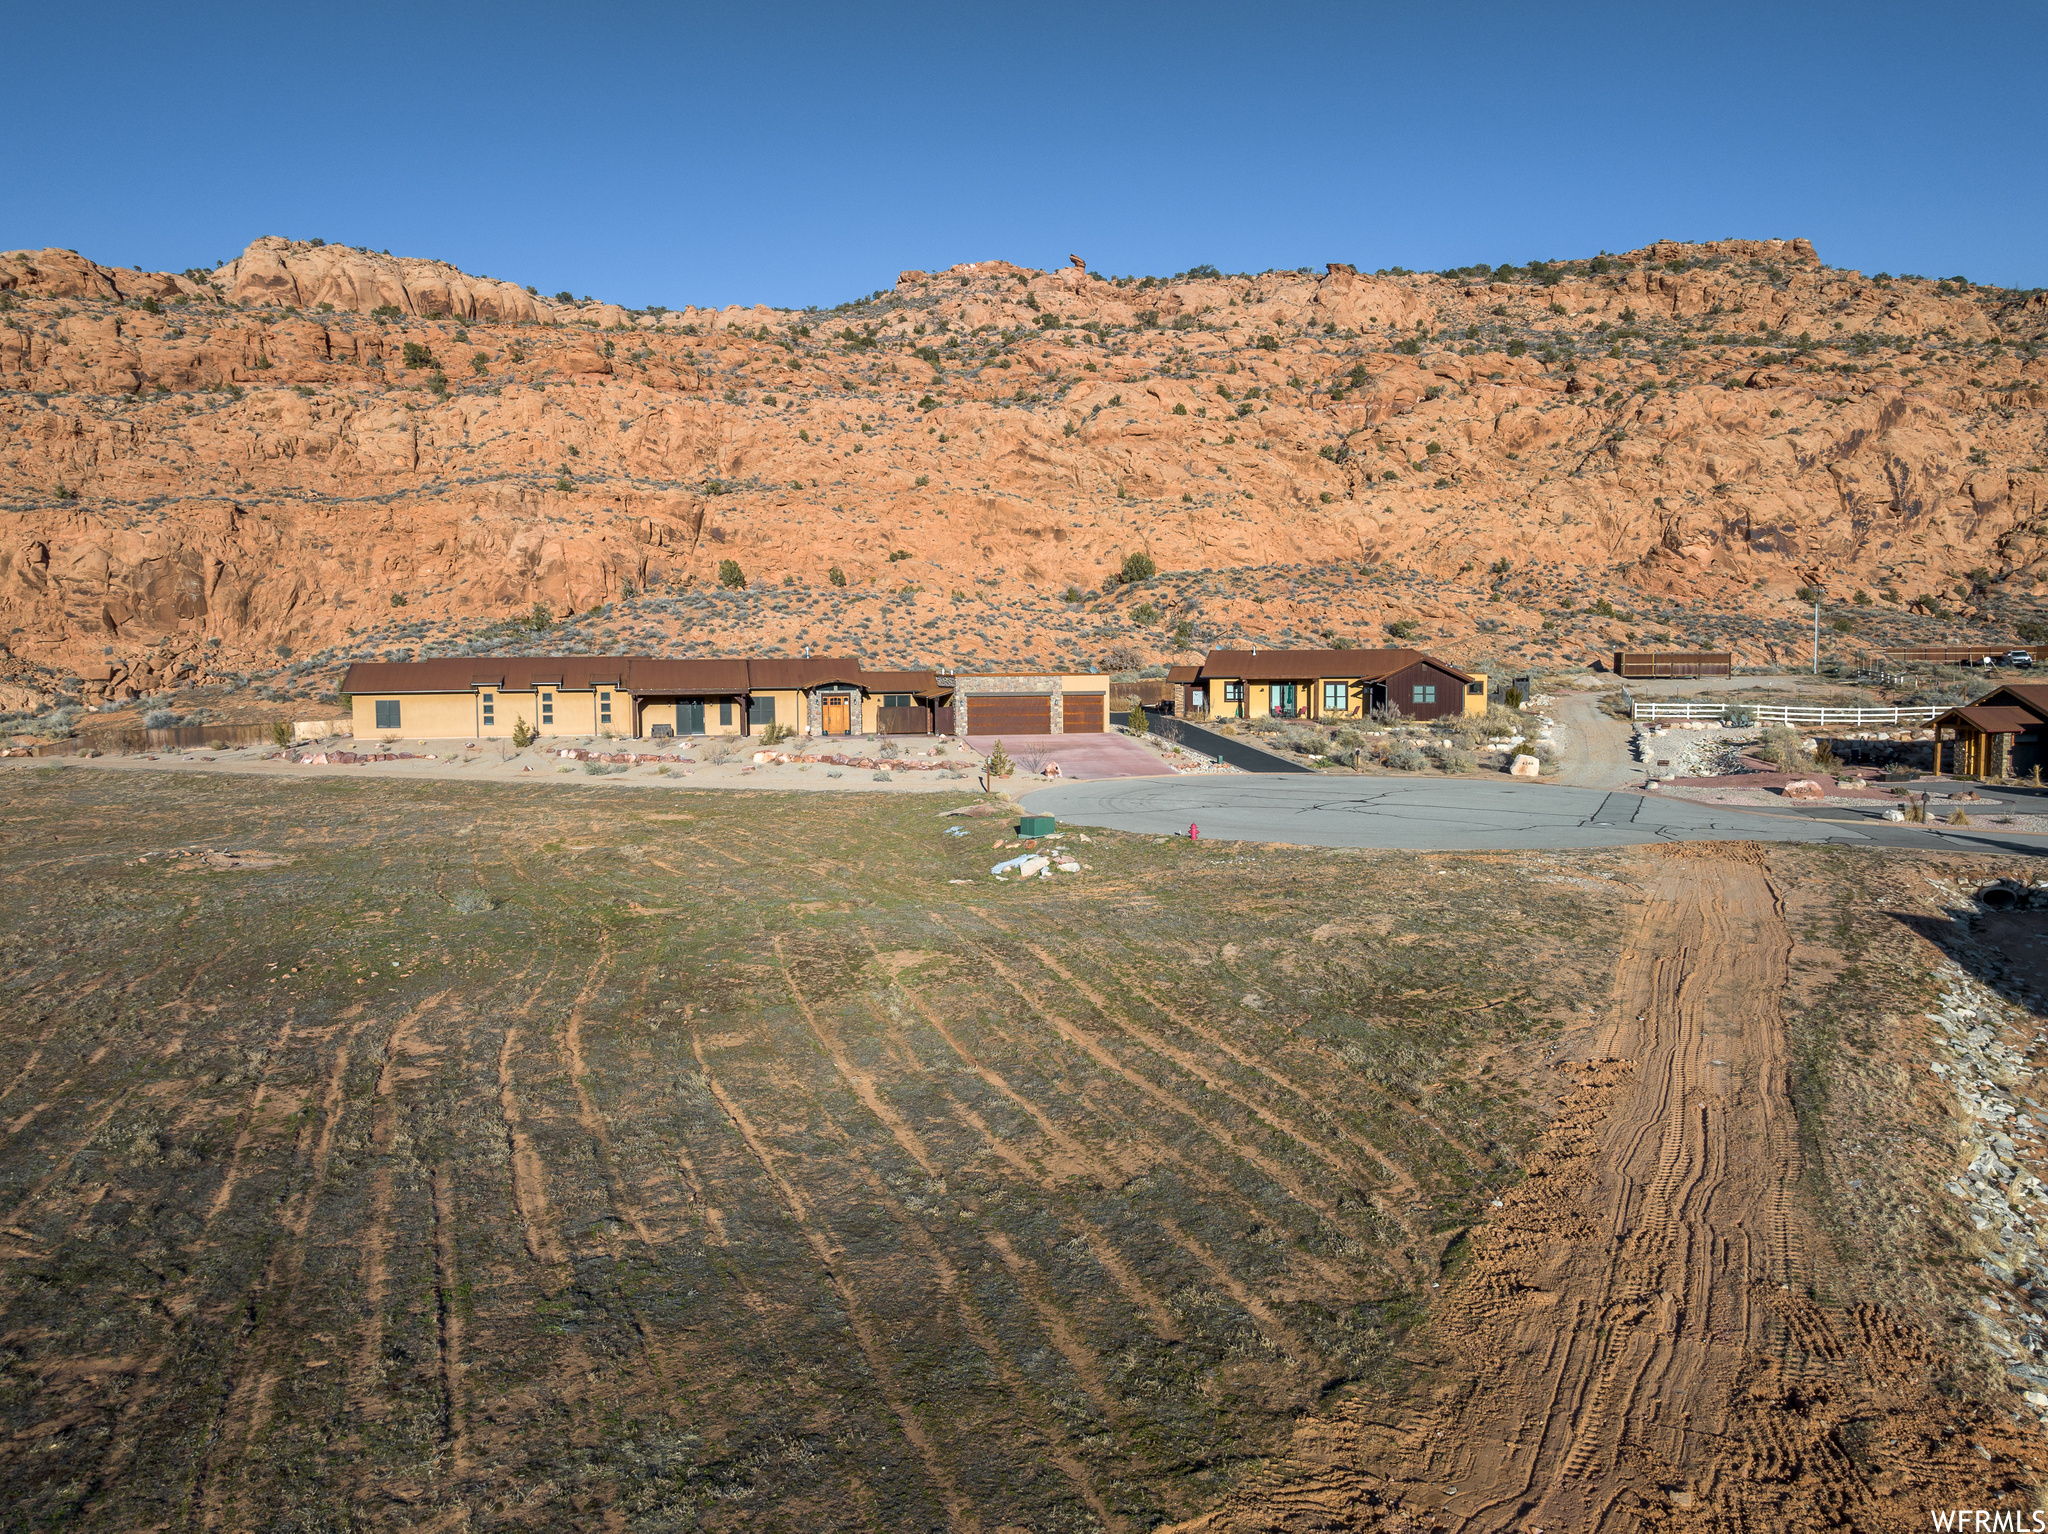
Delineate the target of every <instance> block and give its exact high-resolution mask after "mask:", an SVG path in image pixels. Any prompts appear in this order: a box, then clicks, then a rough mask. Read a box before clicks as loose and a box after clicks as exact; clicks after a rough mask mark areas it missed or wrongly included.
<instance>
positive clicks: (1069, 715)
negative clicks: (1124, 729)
mask: <svg viewBox="0 0 2048 1534" xmlns="http://www.w3.org/2000/svg"><path fill="white" fill-rule="evenodd" d="M1103 701H1104V695H1103V694H1101V693H1099V692H1070V693H1068V694H1067V695H1066V696H1065V697H1064V698H1063V699H1061V701H1060V718H1061V722H1062V724H1063V725H1064V727H1065V729H1066V732H1067V733H1068V734H1069V735H1100V734H1101V733H1102V730H1103V723H1104V716H1105V714H1106V713H1107V710H1105V709H1104V707H1103Z"/></svg>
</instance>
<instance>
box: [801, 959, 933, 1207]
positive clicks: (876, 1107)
mask: <svg viewBox="0 0 2048 1534" xmlns="http://www.w3.org/2000/svg"><path fill="white" fill-rule="evenodd" d="M772 946H773V948H774V950H775V964H776V967H777V968H778V969H780V970H781V971H782V983H783V984H784V985H786V986H787V987H788V988H789V994H790V999H791V1000H793V1001H794V1002H795V1003H796V1009H797V1011H798V1012H799V1013H800V1014H802V1016H803V1020H804V1026H805V1027H806V1028H808V1029H810V1030H811V1037H812V1038H814V1039H816V1040H817V1041H818V1043H819V1044H820V1045H821V1046H822V1047H823V1048H824V1050H825V1053H826V1054H827V1055H828V1056H830V1057H831V1060H832V1068H833V1069H834V1070H835V1071H837V1072H838V1073H839V1078H840V1080H842V1081H844V1082H845V1083H846V1084H847V1085H848V1086H849V1087H851V1088H852V1089H853V1093H854V1095H855V1096H856V1097H858V1098H859V1099H860V1100H861V1102H862V1103H863V1104H864V1105H865V1106H866V1108H867V1110H868V1112H870V1113H872V1114H873V1115H874V1116H875V1117H876V1118H877V1119H878V1120H880V1122H881V1124H882V1127H883V1128H885V1129H887V1130H888V1131H889V1133H890V1135H891V1137H893V1138H894V1139H895V1141H896V1143H897V1144H898V1145H900V1146H901V1147H903V1153H904V1154H905V1155H906V1156H908V1157H910V1159H911V1160H912V1161H915V1162H916V1163H917V1164H918V1166H919V1168H920V1169H922V1171H923V1172H924V1175H925V1176H927V1177H943V1176H944V1175H945V1174H944V1173H943V1172H941V1171H940V1170H939V1166H938V1163H937V1162H936V1161H934V1160H933V1159H932V1154H931V1152H930V1150H928V1149H927V1148H926V1146H925V1143H924V1140H923V1138H922V1137H921V1136H920V1135H919V1134H918V1133H917V1131H916V1130H914V1129H912V1128H911V1127H910V1124H909V1122H908V1121H907V1120H906V1119H905V1118H904V1117H903V1115H902V1114H900V1113H898V1112H897V1111H896V1110H895V1109H894V1108H892V1107H890V1106H889V1104H888V1103H887V1102H885V1101H884V1100H883V1098H882V1093H881V1090H880V1088H878V1087H877V1086H876V1085H875V1078H874V1077H873V1076H871V1075H869V1074H868V1073H867V1072H866V1071H864V1070H862V1069H861V1068H860V1067H859V1066H857V1065H855V1064H854V1063H853V1061H851V1060H850V1059H848V1058H847V1055H846V1047H845V1046H844V1045H843V1044H841V1043H840V1042H839V1035H838V1034H837V1033H836V1032H832V1031H830V1030H828V1029H826V1028H825V1027H824V1026H823V1025H822V1024H820V1023H819V1021H818V1015H817V1013H816V1012H814V1011H813V1010H812V1009H811V1004H810V1002H809V1001H807V1000H806V999H805V998H804V993H803V991H802V990H801V989H799V988H798V986H797V983H796V976H795V975H794V974H793V973H791V971H790V967H789V954H788V953H787V952H786V951H785V950H784V949H783V946H782V934H781V933H779V932H778V933H777V934H775V936H774V938H773V939H772Z"/></svg>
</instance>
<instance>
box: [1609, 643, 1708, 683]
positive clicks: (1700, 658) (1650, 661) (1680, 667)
mask: <svg viewBox="0 0 2048 1534" xmlns="http://www.w3.org/2000/svg"><path fill="white" fill-rule="evenodd" d="M1614 669H1615V671H1616V673H1617V674H1619V675H1620V676H1622V677H1623V678H1631V677H1640V678H1644V679H1648V678H1653V677H1696V676H1733V675H1734V674H1735V657H1734V656H1733V655H1731V654H1729V653H1727V652H1725V651H1716V650H1617V651H1615V652H1614Z"/></svg>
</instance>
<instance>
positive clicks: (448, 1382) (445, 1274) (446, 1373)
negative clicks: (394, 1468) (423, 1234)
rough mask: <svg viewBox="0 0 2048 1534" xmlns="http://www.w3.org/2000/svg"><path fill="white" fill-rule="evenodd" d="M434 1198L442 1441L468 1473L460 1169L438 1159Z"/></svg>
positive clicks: (452, 1463)
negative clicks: (459, 1237)
mask: <svg viewBox="0 0 2048 1534" xmlns="http://www.w3.org/2000/svg"><path fill="white" fill-rule="evenodd" d="M433 1197H434V1302H435V1305H436V1307H437V1310H438V1317H437V1319H438V1323H439V1325H438V1335H437V1341H438V1343H439V1349H438V1351H439V1354H440V1358H439V1363H440V1378H441V1442H442V1445H443V1447H444V1448H445V1449H446V1450H447V1453H448V1460H449V1468H450V1469H451V1470H452V1471H453V1472H454V1473H455V1474H456V1475H458V1476H459V1475H462V1474H464V1473H465V1472H466V1471H467V1470H468V1468H469V1413H468V1408H467V1402H466V1399H465V1395H464V1391H463V1385H462V1378H463V1364H462V1340H463V1320H462V1310H461V1307H460V1305H459V1303H458V1301H457V1298H456V1295H457V1293H458V1290H459V1286H460V1283H461V1268H460V1265H459V1263H458V1261H457V1256H456V1247H455V1174H454V1172H453V1171H451V1170H450V1169H449V1167H448V1164H447V1163H446V1162H445V1161H444V1162H436V1163H435V1166H434V1177H433Z"/></svg>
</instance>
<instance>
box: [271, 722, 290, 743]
mask: <svg viewBox="0 0 2048 1534" xmlns="http://www.w3.org/2000/svg"><path fill="white" fill-rule="evenodd" d="M270 743H271V744H272V745H274V746H288V745H290V744H291V743H292V727H291V726H290V725H288V724H286V723H285V722H284V721H283V720H282V719H280V720H278V721H277V722H276V723H275V724H273V725H272V726H271V727H270Z"/></svg>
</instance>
